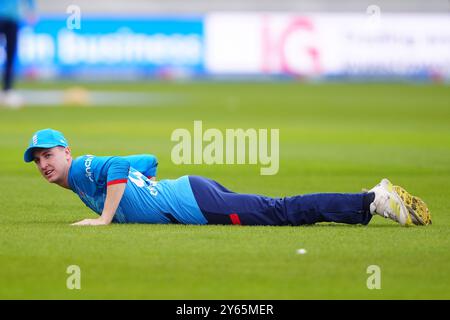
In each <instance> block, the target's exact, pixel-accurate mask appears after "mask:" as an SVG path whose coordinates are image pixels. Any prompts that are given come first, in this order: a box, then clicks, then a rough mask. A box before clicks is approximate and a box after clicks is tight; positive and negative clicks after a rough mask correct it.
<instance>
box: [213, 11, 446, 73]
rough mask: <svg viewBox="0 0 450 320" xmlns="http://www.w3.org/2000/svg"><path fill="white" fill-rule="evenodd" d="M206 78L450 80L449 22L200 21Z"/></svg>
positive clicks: (386, 17) (257, 17)
mask: <svg viewBox="0 0 450 320" xmlns="http://www.w3.org/2000/svg"><path fill="white" fill-rule="evenodd" d="M205 48H206V49H205V50H206V52H205V65H206V69H207V71H208V72H210V73H212V74H255V75H259V74H291V75H300V76H302V75H305V76H321V75H341V74H350V75H352V74H354V75H370V74H380V75H400V76H402V75H409V74H418V73H423V72H428V73H433V72H435V73H439V74H441V75H443V76H446V77H448V76H450V19H448V16H447V15H439V14H414V15H409V14H408V15H407V14H382V15H380V16H379V17H376V18H375V19H374V17H373V16H368V15H365V14H364V13H363V14H305V15H292V14H235V13H213V14H210V15H208V16H207V17H206V21H205Z"/></svg>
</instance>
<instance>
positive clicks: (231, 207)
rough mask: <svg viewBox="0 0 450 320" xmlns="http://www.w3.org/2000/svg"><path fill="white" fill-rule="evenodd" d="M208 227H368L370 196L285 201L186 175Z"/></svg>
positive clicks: (337, 195) (305, 197)
mask: <svg viewBox="0 0 450 320" xmlns="http://www.w3.org/2000/svg"><path fill="white" fill-rule="evenodd" d="M189 182H190V184H191V188H192V191H193V193H194V196H195V200H196V201H197V204H198V206H199V207H200V210H201V211H202V213H203V215H204V216H205V218H206V220H208V224H242V225H307V224H314V223H317V222H338V223H347V224H364V225H366V224H368V223H369V221H370V219H371V218H372V214H371V213H370V212H369V205H370V203H371V202H372V201H373V198H374V195H373V193H355V194H347V193H317V194H306V195H299V196H293V197H285V198H270V197H265V196H260V195H253V194H240V193H235V192H233V191H230V190H228V189H227V188H225V187H224V186H222V185H220V184H219V183H217V182H216V181H214V180H210V179H207V178H204V177H199V176H189Z"/></svg>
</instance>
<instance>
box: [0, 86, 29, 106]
mask: <svg viewBox="0 0 450 320" xmlns="http://www.w3.org/2000/svg"><path fill="white" fill-rule="evenodd" d="M0 104H2V105H4V106H5V107H7V108H10V109H19V108H21V107H23V105H24V100H23V98H22V96H21V95H19V94H18V93H17V92H15V91H12V90H7V91H4V92H2V93H1V98H0Z"/></svg>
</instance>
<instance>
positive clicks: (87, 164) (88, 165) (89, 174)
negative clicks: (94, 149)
mask: <svg viewBox="0 0 450 320" xmlns="http://www.w3.org/2000/svg"><path fill="white" fill-rule="evenodd" d="M93 158H94V156H88V157H87V158H86V160H84V166H85V167H86V170H85V172H86V178H88V179H89V180H90V181H91V182H94V179H93V178H92V171H91V163H92V159H93Z"/></svg>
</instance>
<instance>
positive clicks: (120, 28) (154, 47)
mask: <svg viewBox="0 0 450 320" xmlns="http://www.w3.org/2000/svg"><path fill="white" fill-rule="evenodd" d="M203 46H204V44H203V20H202V18H190V17H146V18H116V17H111V18H103V17H102V18H95V17H86V18H84V17H83V19H82V21H81V24H80V28H79V29H71V28H68V27H67V25H66V19H65V17H59V18H51V17H47V18H45V17H43V18H41V19H40V20H39V22H38V23H37V24H36V25H35V26H33V27H24V28H22V29H21V31H20V41H19V53H18V56H19V63H18V65H19V68H20V70H21V71H22V73H24V74H26V75H33V74H36V75H37V76H41V77H45V76H48V77H53V76H71V75H86V76H89V75H94V76H98V77H101V76H102V75H105V77H109V76H111V75H114V74H117V75H120V76H126V75H129V76H130V77H134V76H139V75H142V76H149V75H150V76H151V75H160V76H165V75H167V76H170V74H172V73H175V74H178V75H188V76H189V75H191V74H201V73H203V72H204V66H203V51H204V48H203Z"/></svg>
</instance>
